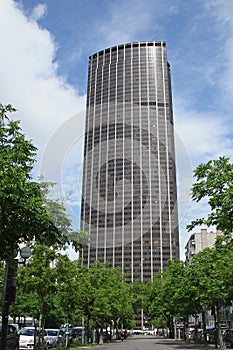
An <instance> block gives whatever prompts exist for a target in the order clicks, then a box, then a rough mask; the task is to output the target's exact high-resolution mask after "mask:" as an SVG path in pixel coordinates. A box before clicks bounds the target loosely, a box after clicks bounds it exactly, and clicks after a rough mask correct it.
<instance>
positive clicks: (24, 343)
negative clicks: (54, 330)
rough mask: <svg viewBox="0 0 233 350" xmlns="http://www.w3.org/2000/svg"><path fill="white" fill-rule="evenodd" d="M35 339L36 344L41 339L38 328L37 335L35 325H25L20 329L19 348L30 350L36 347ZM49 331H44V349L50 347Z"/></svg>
mask: <svg viewBox="0 0 233 350" xmlns="http://www.w3.org/2000/svg"><path fill="white" fill-rule="evenodd" d="M34 340H36V346H37V344H38V341H39V332H38V330H36V337H35V327H24V328H21V329H20V331H19V350H29V349H32V350H33V349H34ZM47 341H48V340H47V333H46V331H45V332H44V349H47V348H48V344H47Z"/></svg>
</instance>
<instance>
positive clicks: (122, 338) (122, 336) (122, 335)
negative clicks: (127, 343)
mask: <svg viewBox="0 0 233 350" xmlns="http://www.w3.org/2000/svg"><path fill="white" fill-rule="evenodd" d="M123 340H124V332H123V330H121V341H123Z"/></svg>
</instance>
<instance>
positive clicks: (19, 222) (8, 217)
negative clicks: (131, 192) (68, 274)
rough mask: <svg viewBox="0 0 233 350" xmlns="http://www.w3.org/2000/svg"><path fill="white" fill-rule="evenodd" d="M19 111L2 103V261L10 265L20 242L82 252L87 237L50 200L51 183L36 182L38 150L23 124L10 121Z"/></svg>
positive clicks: (0, 178) (0, 137)
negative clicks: (36, 242)
mask: <svg viewBox="0 0 233 350" xmlns="http://www.w3.org/2000/svg"><path fill="white" fill-rule="evenodd" d="M15 111H16V110H15V108H13V107H12V106H11V105H6V106H4V105H3V104H0V260H8V262H9V261H10V260H11V259H12V258H13V256H14V252H15V251H16V250H17V249H18V246H19V244H20V243H22V242H31V241H32V240H36V241H38V242H40V243H42V244H43V243H45V244H46V245H47V246H54V245H57V246H64V245H65V244H67V243H68V244H69V243H70V242H73V246H74V247H75V249H79V248H80V245H82V244H83V243H84V242H85V240H86V235H85V234H84V233H78V232H75V231H73V229H72V226H71V221H70V219H69V218H68V216H67V215H66V213H65V208H64V206H63V205H62V203H59V202H58V201H54V200H51V199H49V198H48V192H49V189H50V186H51V184H49V183H44V182H35V181H33V180H32V177H31V171H32V169H33V166H34V163H35V157H36V151H37V149H36V147H35V146H34V145H33V144H32V141H30V140H27V139H26V138H25V135H24V134H23V133H22V130H21V127H20V123H19V121H13V120H11V119H10V117H9V115H10V114H11V113H13V112H15ZM80 239H81V240H80Z"/></svg>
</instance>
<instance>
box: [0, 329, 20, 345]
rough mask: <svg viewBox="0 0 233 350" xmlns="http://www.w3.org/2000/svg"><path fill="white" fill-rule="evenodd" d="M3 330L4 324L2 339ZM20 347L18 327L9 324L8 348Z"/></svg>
mask: <svg viewBox="0 0 233 350" xmlns="http://www.w3.org/2000/svg"><path fill="white" fill-rule="evenodd" d="M1 330H2V325H0V341H1ZM18 349H19V335H18V332H17V328H16V327H15V326H13V325H10V324H9V325H8V327H7V337H6V350H18Z"/></svg>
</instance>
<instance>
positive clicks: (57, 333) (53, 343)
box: [46, 328, 65, 348]
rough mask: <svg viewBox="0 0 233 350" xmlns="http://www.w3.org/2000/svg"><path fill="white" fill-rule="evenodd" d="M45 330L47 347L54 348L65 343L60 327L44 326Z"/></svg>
mask: <svg viewBox="0 0 233 350" xmlns="http://www.w3.org/2000/svg"><path fill="white" fill-rule="evenodd" d="M46 332H47V344H48V347H49V348H56V347H59V346H63V345H64V344H65V334H64V331H63V330H62V329H53V328H46Z"/></svg>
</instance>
